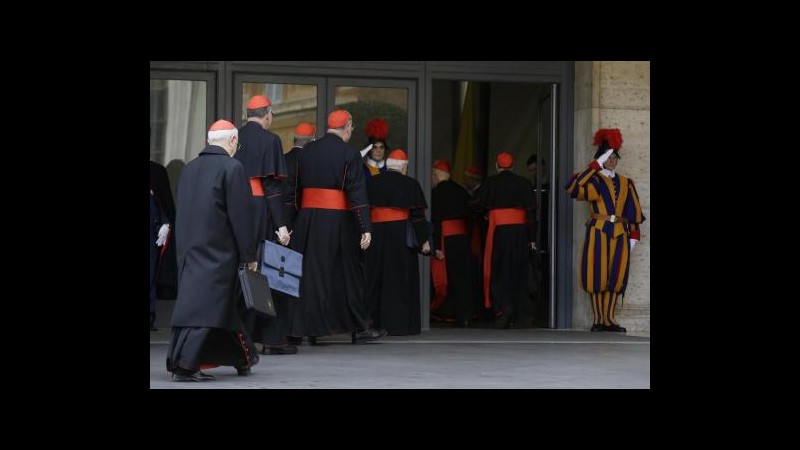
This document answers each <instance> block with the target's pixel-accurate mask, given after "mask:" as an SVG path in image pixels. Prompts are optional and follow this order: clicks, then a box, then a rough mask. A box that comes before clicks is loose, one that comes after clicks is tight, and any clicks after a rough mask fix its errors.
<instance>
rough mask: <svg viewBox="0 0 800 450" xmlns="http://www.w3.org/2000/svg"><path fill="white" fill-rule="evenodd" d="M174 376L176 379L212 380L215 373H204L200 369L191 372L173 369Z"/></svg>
mask: <svg viewBox="0 0 800 450" xmlns="http://www.w3.org/2000/svg"><path fill="white" fill-rule="evenodd" d="M172 378H173V379H174V380H175V381H211V380H214V379H215V377H214V375H209V374H207V373H203V372H201V371H200V370H195V371H194V372H189V371H186V370H183V369H175V370H173V371H172Z"/></svg>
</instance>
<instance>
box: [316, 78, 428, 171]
mask: <svg viewBox="0 0 800 450" xmlns="http://www.w3.org/2000/svg"><path fill="white" fill-rule="evenodd" d="M414 86H415V84H414V82H412V81H398V80H368V79H345V78H329V79H328V95H327V97H328V99H327V100H328V104H329V105H331V107H330V108H329V110H328V111H327V112H326V114H327V113H328V112H330V111H332V110H334V109H339V108H341V109H346V110H347V111H348V112H350V114H351V115H352V116H353V126H354V127H355V131H354V132H353V136H352V138H351V140H350V145H352V146H353V147H354V148H356V149H358V150H361V149H362V148H364V147H366V146H367V145H368V144H369V142H368V138H367V136H366V133H365V127H366V125H367V122H369V121H370V120H372V119H373V118H381V119H383V120H385V121H386V122H387V124H388V125H389V137H388V138H387V149H386V150H387V155H388V153H389V152H391V151H392V150H394V149H396V148H401V149H403V150H405V152H406V154H408V159H409V167H408V175H409V176H411V177H413V178H417V176H416V170H415V169H416V167H417V146H416V133H415V124H416V92H415V89H414Z"/></svg>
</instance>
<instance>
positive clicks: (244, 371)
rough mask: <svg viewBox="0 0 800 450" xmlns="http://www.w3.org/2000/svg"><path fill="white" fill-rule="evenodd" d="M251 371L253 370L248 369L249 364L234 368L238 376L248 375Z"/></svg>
mask: <svg viewBox="0 0 800 450" xmlns="http://www.w3.org/2000/svg"><path fill="white" fill-rule="evenodd" d="M251 373H253V372H252V371H251V370H250V366H247V367H237V368H236V375H239V376H240V377H246V376H248V375H250V374H251Z"/></svg>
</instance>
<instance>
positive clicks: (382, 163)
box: [367, 157, 386, 169]
mask: <svg viewBox="0 0 800 450" xmlns="http://www.w3.org/2000/svg"><path fill="white" fill-rule="evenodd" d="M367 164H369V165H370V166H372V167H377V168H378V169H382V168H383V166H385V165H386V160H385V159H384V160H382V161H375V160H374V159H372V158H369V157H367Z"/></svg>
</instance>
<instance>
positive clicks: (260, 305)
mask: <svg viewBox="0 0 800 450" xmlns="http://www.w3.org/2000/svg"><path fill="white" fill-rule="evenodd" d="M239 284H241V285H242V294H244V304H245V306H246V307H247V309H252V310H255V312H257V313H261V314H264V315H267V316H276V315H277V313H276V312H275V305H274V304H273V303H272V293H270V291H269V285H268V284H267V278H266V277H265V276H264V275H261V274H260V273H259V272H253V271H252V270H250V269H248V268H246V267H240V268H239Z"/></svg>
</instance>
